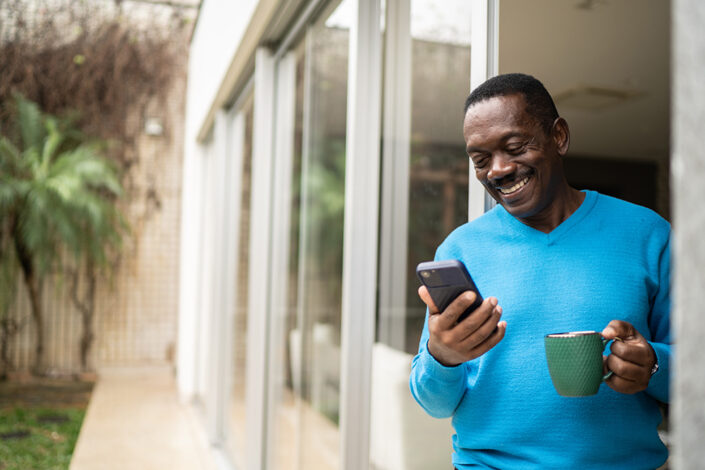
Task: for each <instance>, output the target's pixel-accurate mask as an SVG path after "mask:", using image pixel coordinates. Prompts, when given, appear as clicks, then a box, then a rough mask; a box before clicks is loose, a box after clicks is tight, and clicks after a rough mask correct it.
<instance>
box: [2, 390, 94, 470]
mask: <svg viewBox="0 0 705 470" xmlns="http://www.w3.org/2000/svg"><path fill="white" fill-rule="evenodd" d="M91 388H92V384H81V383H78V382H75V381H74V382H58V381H48V380H43V381H32V382H31V383H19V384H18V383H14V384H13V383H3V384H0V470H64V469H68V468H69V464H70V462H71V456H72V454H73V450H74V447H75V445H76V440H77V439H78V433H79V431H80V430H81V424H82V423H83V418H84V416H85V413H86V407H87V403H88V397H89V396H90V390H91Z"/></svg>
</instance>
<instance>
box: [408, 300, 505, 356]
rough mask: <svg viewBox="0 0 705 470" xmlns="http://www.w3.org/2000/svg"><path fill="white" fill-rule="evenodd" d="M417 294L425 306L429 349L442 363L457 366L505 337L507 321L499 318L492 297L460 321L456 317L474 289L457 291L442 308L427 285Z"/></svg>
mask: <svg viewBox="0 0 705 470" xmlns="http://www.w3.org/2000/svg"><path fill="white" fill-rule="evenodd" d="M419 297H421V300H423V302H424V303H425V304H426V305H427V306H428V312H429V316H428V333H429V339H428V352H429V353H431V355H432V356H433V357H434V358H435V359H436V360H437V361H438V362H440V363H441V364H443V365H444V366H448V367H451V366H456V365H458V364H462V363H463V362H466V361H469V360H472V359H475V358H476V357H480V356H482V355H483V354H485V353H486V352H487V351H489V350H490V349H492V348H493V347H495V346H496V345H497V343H499V342H500V341H501V340H502V338H504V333H505V332H506V331H507V322H504V321H502V322H500V321H499V319H500V317H501V316H502V307H500V306H499V305H497V299H496V298H494V297H488V298H486V299H485V300H484V301H483V302H482V304H480V306H479V307H477V309H475V310H474V311H473V312H471V313H470V315H468V316H467V317H466V318H465V319H463V321H461V322H460V323H457V321H458V317H459V316H460V315H461V314H462V313H463V312H464V311H465V310H466V309H467V308H468V307H469V306H470V305H472V303H473V302H474V301H475V293H474V292H471V291H466V292H463V293H462V294H460V295H459V296H458V297H457V298H456V299H455V300H454V301H453V302H452V303H451V304H450V305H448V308H446V309H445V310H444V311H443V312H439V311H438V308H437V307H436V304H434V303H433V300H432V299H431V296H430V295H429V293H428V289H426V286H421V287H419Z"/></svg>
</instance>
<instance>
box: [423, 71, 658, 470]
mask: <svg viewBox="0 0 705 470" xmlns="http://www.w3.org/2000/svg"><path fill="white" fill-rule="evenodd" d="M463 135H464V138H465V143H466V148H467V153H468V156H469V158H470V160H471V161H472V164H473V166H474V168H475V176H476V177H477V179H478V180H479V181H480V182H481V183H482V184H483V185H484V187H485V188H486V190H487V191H488V192H489V194H490V195H491V196H492V197H493V198H494V199H495V200H496V201H497V203H498V205H497V206H496V207H495V208H494V209H492V210H491V211H489V212H487V213H486V214H484V215H483V216H482V217H479V218H477V219H475V220H474V221H472V222H470V223H468V224H465V225H463V226H461V227H459V228H458V229H456V230H455V231H454V232H453V233H452V234H451V235H449V236H448V238H447V239H446V240H445V241H444V242H443V243H442V244H441V245H440V246H439V248H438V250H437V252H436V259H437V260H446V259H458V260H460V261H462V262H463V263H464V264H465V266H466V267H467V268H468V270H469V272H470V274H471V275H472V277H473V279H474V281H475V284H476V285H477V287H478V289H479V290H480V292H482V293H483V296H484V297H485V300H484V302H483V303H482V304H481V305H480V306H479V307H478V308H477V309H476V310H475V311H473V312H472V313H471V314H470V315H469V316H468V317H467V318H465V319H464V320H462V321H461V322H457V321H456V320H457V318H458V316H459V315H460V314H461V313H462V312H464V311H465V310H466V309H467V308H468V306H470V305H471V304H472V303H473V300H474V294H472V293H471V292H466V293H464V294H461V295H460V296H459V297H458V298H457V299H456V300H455V301H454V302H453V303H452V304H450V306H448V308H447V309H446V310H445V311H442V312H441V311H438V309H437V308H436V306H435V305H434V304H433V301H432V300H431V298H430V296H429V295H428V292H427V290H426V288H425V287H421V288H420V289H419V295H420V297H421V299H422V300H423V301H424V302H425V303H426V305H427V306H428V315H427V318H426V323H425V325H424V329H423V332H422V335H421V341H420V344H419V353H418V354H417V356H416V357H415V358H414V361H413V364H412V372H411V377H410V386H411V391H412V393H413V395H414V397H415V398H416V400H417V401H418V403H419V404H420V405H421V406H422V407H423V408H424V409H425V410H426V411H427V412H428V413H429V414H430V415H432V416H435V417H449V416H452V417H453V426H454V428H455V431H456V433H455V435H454V437H453V450H454V451H453V456H452V461H453V464H454V465H455V467H456V468H458V469H460V470H463V469H470V468H498V469H514V468H517V469H525V468H536V469H548V468H568V467H575V468H580V469H604V468H620V469H655V468H657V467H659V466H661V465H662V464H663V463H664V462H665V461H666V460H667V458H668V451H667V449H666V447H665V446H664V444H663V443H662V442H661V440H660V438H659V435H658V432H657V426H658V425H659V423H660V422H661V413H660V410H659V406H658V403H659V402H668V395H669V390H668V389H669V378H668V376H669V363H670V356H671V345H670V343H671V340H670V321H669V315H670V251H669V239H670V225H669V224H668V222H666V221H665V220H664V219H662V218H661V217H660V216H658V215H657V214H656V213H654V212H653V211H651V210H649V209H646V208H643V207H640V206H637V205H634V204H630V203H628V202H625V201H621V200H618V199H615V198H611V197H608V196H605V195H602V194H599V193H597V192H594V191H590V190H583V191H579V190H577V189H575V188H572V187H571V186H570V185H569V184H568V182H567V180H566V178H565V174H564V171H563V158H564V157H565V155H566V153H567V152H568V148H569V144H570V130H569V127H568V123H567V122H566V121H565V119H563V118H561V117H560V116H559V115H558V112H557V110H556V107H555V105H554V103H553V100H552V99H551V96H550V95H549V94H548V92H547V91H546V89H545V88H544V86H543V85H542V84H541V83H540V82H539V81H538V80H536V79H535V78H533V77H531V76H528V75H523V74H507V75H500V76H498V77H494V78H492V79H490V80H488V81H486V82H485V83H484V84H482V85H480V86H479V87H478V88H476V89H475V90H474V91H473V92H472V94H471V95H470V96H469V97H468V99H467V101H466V105H465V118H464V125H463ZM585 330H594V331H601V332H602V335H603V336H604V337H606V338H608V339H614V338H619V339H620V340H621V341H615V342H613V343H612V346H611V350H610V351H608V352H609V355H608V356H607V357H606V359H605V369H609V370H611V371H612V375H611V377H610V378H609V379H608V380H607V382H606V385H603V386H602V387H600V390H599V392H598V393H597V394H596V395H592V396H588V397H580V398H575V397H571V398H567V397H562V396H560V395H558V394H557V392H556V391H555V389H554V388H553V385H552V383H551V379H550V376H549V372H548V368H547V365H546V360H545V353H544V346H543V337H544V336H545V335H546V334H550V333H557V332H565V331H585Z"/></svg>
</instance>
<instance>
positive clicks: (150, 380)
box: [70, 367, 217, 470]
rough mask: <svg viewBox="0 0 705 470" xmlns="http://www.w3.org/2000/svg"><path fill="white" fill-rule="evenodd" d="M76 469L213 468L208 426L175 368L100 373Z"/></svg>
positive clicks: (76, 455) (73, 468)
mask: <svg viewBox="0 0 705 470" xmlns="http://www.w3.org/2000/svg"><path fill="white" fill-rule="evenodd" d="M98 376H99V378H98V381H97V383H96V386H95V388H94V389H93V394H92V395H91V400H90V403H89V405H88V410H87V412H86V418H85V420H84V422H83V426H82V427H81V433H80V434H79V436H78V442H77V443H76V449H75V451H74V455H73V458H72V460H71V466H70V470H103V469H105V470H112V469H120V470H125V469H127V470H132V469H135V470H152V469H154V470H166V469H168V470H181V469H184V470H186V469H188V470H201V469H202V470H213V469H215V468H217V467H216V465H215V461H214V459H213V457H212V456H211V453H210V452H209V451H208V443H207V439H206V436H205V435H204V431H203V427H202V426H200V425H199V423H198V422H197V418H196V417H195V416H194V414H193V413H194V412H193V410H192V408H191V407H189V406H188V405H185V404H182V403H180V402H179V399H178V397H177V392H176V384H175V380H174V377H173V373H172V371H171V370H170V369H169V368H166V367H162V368H153V367H149V368H138V369H108V370H103V371H101V372H100V373H99V374H98Z"/></svg>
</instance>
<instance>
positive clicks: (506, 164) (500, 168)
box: [487, 154, 516, 181]
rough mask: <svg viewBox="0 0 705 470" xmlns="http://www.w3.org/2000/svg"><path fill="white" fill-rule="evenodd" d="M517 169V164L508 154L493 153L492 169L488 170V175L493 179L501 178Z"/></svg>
mask: <svg viewBox="0 0 705 470" xmlns="http://www.w3.org/2000/svg"><path fill="white" fill-rule="evenodd" d="M515 169H516V165H515V164H514V163H513V162H512V161H511V160H510V159H509V158H508V156H507V155H503V154H498V155H493V156H492V162H491V164H490V169H489V171H488V172H487V177H488V178H489V179H490V180H493V181H497V180H501V179H502V178H505V177H507V176H508V175H510V174H512V173H513V172H514V170H515Z"/></svg>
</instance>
